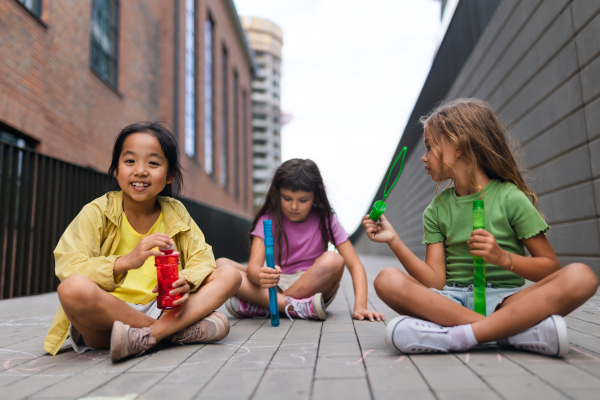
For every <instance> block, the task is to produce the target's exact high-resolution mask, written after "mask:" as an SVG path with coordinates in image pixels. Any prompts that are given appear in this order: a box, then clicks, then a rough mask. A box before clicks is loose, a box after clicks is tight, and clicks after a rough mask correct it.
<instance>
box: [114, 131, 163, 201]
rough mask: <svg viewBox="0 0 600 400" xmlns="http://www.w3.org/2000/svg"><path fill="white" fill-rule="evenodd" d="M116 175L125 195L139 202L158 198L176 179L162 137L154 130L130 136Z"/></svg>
mask: <svg viewBox="0 0 600 400" xmlns="http://www.w3.org/2000/svg"><path fill="white" fill-rule="evenodd" d="M116 175H117V181H118V182H119V186H120V187H121V189H122V190H123V194H124V196H126V197H128V198H130V199H132V200H133V201H137V202H144V201H148V200H155V199H156V196H158V194H159V193H160V192H161V191H162V190H163V189H164V187H165V186H166V185H167V184H169V183H172V182H173V180H174V178H173V177H169V162H168V161H167V158H166V157H165V154H164V153H163V151H162V148H161V147H160V143H159V142H158V139H156V137H155V136H154V135H152V134H150V133H133V134H131V135H129V136H127V138H126V139H125V141H124V142H123V148H122V150H121V155H120V157H119V167H118V169H117V174H116Z"/></svg>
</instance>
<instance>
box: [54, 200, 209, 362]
mask: <svg viewBox="0 0 600 400" xmlns="http://www.w3.org/2000/svg"><path fill="white" fill-rule="evenodd" d="M158 202H159V203H160V206H161V208H162V212H163V218H164V221H165V229H166V233H167V235H169V236H171V237H172V238H173V241H174V242H175V249H177V250H178V251H179V252H180V254H181V255H180V257H179V258H180V262H181V266H182V267H183V268H184V269H183V271H181V274H182V275H183V276H184V277H185V279H186V280H187V281H188V282H189V284H190V288H191V290H192V291H194V290H197V289H198V287H199V286H200V285H201V284H202V282H203V281H204V279H205V278H206V277H207V276H208V275H209V274H210V273H211V272H212V271H214V270H215V269H216V265H215V257H214V255H213V252H212V247H211V246H210V245H208V244H207V243H206V241H205V240H204V235H203V234H202V231H200V228H198V225H196V223H195V222H194V220H193V219H192V217H191V216H190V214H189V213H188V212H187V210H186V209H185V207H184V206H183V204H181V203H180V202H179V201H177V200H175V199H173V198H170V197H162V196H159V197H158ZM122 215H123V192H122V191H119V192H108V193H107V194H105V195H104V196H102V197H99V198H97V199H96V200H94V201H92V202H91V203H89V204H87V205H85V206H84V207H83V209H82V210H81V212H80V213H79V215H77V217H75V219H74V220H73V222H71V224H70V225H69V226H68V227H67V229H66V230H65V233H63V235H62V237H61V238H60V241H59V242H58V245H57V246H56V249H55V250H54V259H55V261H56V276H57V277H58V279H60V280H61V282H62V281H63V280H64V279H65V278H66V277H68V276H71V275H85V276H87V277H88V278H90V279H91V280H93V281H94V282H96V283H97V284H98V286H100V287H101V288H102V289H104V290H106V291H107V292H111V291H114V290H115V289H116V288H118V287H119V286H120V285H121V284H122V283H123V282H124V281H125V276H126V274H123V275H120V276H118V277H117V278H115V277H114V272H113V269H114V265H115V260H116V259H117V258H119V257H120V256H118V255H115V254H114V252H115V250H116V248H117V245H118V244H119V239H120V237H121V231H120V226H121V216H122ZM68 335H69V320H68V319H67V316H66V315H65V313H64V311H63V309H62V307H59V309H58V311H57V312H56V315H55V316H54V320H53V321H52V325H51V326H50V330H49V331H48V334H47V335H46V340H45V341H44V350H46V351H47V352H48V353H50V354H52V355H55V354H56V353H57V352H58V350H59V349H60V348H61V346H62V345H63V343H64V342H65V340H66V339H67V337H68Z"/></svg>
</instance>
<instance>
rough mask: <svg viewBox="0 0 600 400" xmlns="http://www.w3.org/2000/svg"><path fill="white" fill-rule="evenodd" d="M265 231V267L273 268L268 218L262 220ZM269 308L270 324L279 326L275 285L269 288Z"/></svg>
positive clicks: (271, 235) (271, 227) (271, 225)
mask: <svg viewBox="0 0 600 400" xmlns="http://www.w3.org/2000/svg"><path fill="white" fill-rule="evenodd" d="M263 227H264V231H265V255H266V256H267V267H269V268H273V269H275V252H274V250H273V222H272V221H271V220H270V219H266V220H264V221H263ZM269 309H270V313H271V326H279V305H278V304H277V286H273V287H271V288H269Z"/></svg>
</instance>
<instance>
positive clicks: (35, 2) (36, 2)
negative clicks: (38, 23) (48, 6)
mask: <svg viewBox="0 0 600 400" xmlns="http://www.w3.org/2000/svg"><path fill="white" fill-rule="evenodd" d="M18 1H19V3H21V4H23V6H24V7H25V8H26V9H28V10H29V11H31V13H32V14H33V15H35V16H36V17H38V18H41V17H42V0H18Z"/></svg>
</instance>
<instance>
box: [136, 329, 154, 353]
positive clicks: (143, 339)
mask: <svg viewBox="0 0 600 400" xmlns="http://www.w3.org/2000/svg"><path fill="white" fill-rule="evenodd" d="M150 336H152V333H151V332H150V329H148V328H142V329H139V330H138V329H136V330H134V331H133V343H132V345H131V348H132V350H134V351H137V350H140V349H141V350H142V352H141V353H139V354H138V355H140V354H142V353H143V352H144V351H146V350H148V349H149V348H150V347H151V346H150V345H149V344H148V339H149V338H150Z"/></svg>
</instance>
